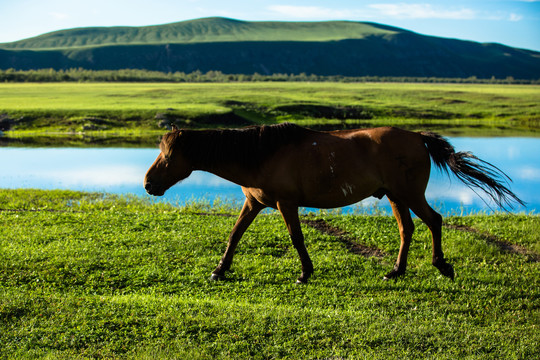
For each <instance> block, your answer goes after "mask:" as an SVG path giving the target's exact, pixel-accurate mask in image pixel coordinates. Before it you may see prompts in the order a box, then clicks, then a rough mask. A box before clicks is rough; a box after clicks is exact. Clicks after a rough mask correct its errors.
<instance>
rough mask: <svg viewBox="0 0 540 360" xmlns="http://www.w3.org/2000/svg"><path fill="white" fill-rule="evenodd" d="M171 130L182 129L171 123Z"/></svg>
mask: <svg viewBox="0 0 540 360" xmlns="http://www.w3.org/2000/svg"><path fill="white" fill-rule="evenodd" d="M171 130H172V131H178V130H180V129H178V126H176V125H175V124H173V123H171Z"/></svg>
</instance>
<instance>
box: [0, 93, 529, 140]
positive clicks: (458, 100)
mask: <svg viewBox="0 0 540 360" xmlns="http://www.w3.org/2000/svg"><path fill="white" fill-rule="evenodd" d="M539 100H540V87H539V86H535V85H525V86H517V85H515V86H514V85H512V86H508V85H449V84H394V83H356V84H350V83H348V84H345V83H212V84H194V83H190V84H130V83H43V84H21V83H14V84H11V83H10V84H8V83H5V84H0V114H7V116H8V117H9V118H10V119H13V126H12V131H11V132H9V136H10V137H15V138H16V137H24V136H35V135H36V134H41V135H45V134H55V135H58V134H59V133H60V134H86V135H100V134H101V135H103V134H105V135H111V136H112V135H123V136H133V135H137V136H142V135H143V134H150V135H151V136H152V138H153V136H154V135H155V134H160V133H162V132H163V129H162V128H160V127H159V126H158V123H159V122H161V123H162V125H164V124H168V123H170V122H175V123H176V124H177V125H178V126H180V127H196V128H197V127H198V128H201V127H204V128H209V127H222V126H225V127H231V126H234V127H237V126H243V125H249V124H271V123H279V122H283V121H290V122H295V123H298V124H300V125H305V126H308V127H313V128H322V129H329V128H335V129H338V128H346V127H349V128H350V127H369V126H380V125H395V126H399V127H402V128H408V129H431V130H436V131H439V132H442V133H444V134H448V135H473V136H479V135H482V136H497V135H504V136H511V135H521V136H537V134H539V129H540V101H539Z"/></svg>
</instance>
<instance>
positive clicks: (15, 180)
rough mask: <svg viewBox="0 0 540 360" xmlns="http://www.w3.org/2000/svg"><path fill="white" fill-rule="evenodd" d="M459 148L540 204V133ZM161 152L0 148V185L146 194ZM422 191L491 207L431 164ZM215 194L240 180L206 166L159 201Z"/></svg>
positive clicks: (440, 201) (231, 193) (530, 203)
mask: <svg viewBox="0 0 540 360" xmlns="http://www.w3.org/2000/svg"><path fill="white" fill-rule="evenodd" d="M450 141H451V143H452V144H453V145H454V146H455V148H456V150H457V151H464V150H466V151H472V152H473V153H474V154H475V155H477V156H478V157H480V158H481V159H483V160H486V161H488V162H491V163H492V164H494V165H496V166H497V167H499V168H500V169H501V170H503V171H504V172H505V173H506V174H508V176H510V177H511V178H512V180H513V183H511V184H510V186H511V189H512V190H513V191H514V192H515V193H516V194H517V195H518V196H519V197H520V198H521V199H523V200H524V201H525V202H527V207H525V208H523V207H518V208H516V209H515V210H514V211H515V212H523V211H525V212H534V213H538V212H539V210H540V191H539V190H540V139H534V138H450ZM158 154H159V150H158V149H130V148H17V147H5V148H0V188H10V189H15V188H37V189H71V190H84V191H104V192H110V193H120V194H135V195H139V196H143V197H149V198H150V196H149V195H147V194H146V193H145V191H144V189H143V185H142V181H143V177H144V174H145V173H146V170H147V169H148V167H150V165H151V164H152V162H153V161H154V160H155V158H156V157H157V155H158ZM426 197H427V198H428V201H429V202H430V204H431V205H432V206H433V207H434V208H436V209H437V210H438V211H440V212H442V213H445V214H448V213H457V214H461V213H469V212H477V211H488V212H489V211H491V210H492V209H495V207H494V205H493V204H492V203H489V202H488V204H485V203H484V202H483V201H482V200H481V199H480V198H479V197H478V196H477V195H476V194H475V193H474V192H473V191H471V190H470V189H469V188H467V187H466V186H464V185H462V184H461V183H460V182H459V180H457V179H456V178H455V177H451V178H450V180H449V178H448V177H447V176H446V175H444V174H441V173H439V172H438V171H437V170H436V169H434V168H432V175H431V179H430V183H429V185H428V189H427V192H426ZM215 198H220V199H221V200H225V201H230V202H239V203H241V202H242V201H243V194H242V191H241V190H240V187H239V186H238V185H235V184H233V183H230V182H228V181H226V180H223V179H221V178H218V177H216V176H214V175H212V174H209V173H205V172H199V171H196V172H194V173H193V174H192V175H191V176H190V177H189V178H188V179H186V180H184V181H183V182H181V183H179V184H177V185H175V186H173V187H172V188H171V189H169V190H168V191H167V193H166V194H165V196H164V197H162V198H159V200H161V201H170V202H173V203H178V204H183V203H186V202H189V201H192V200H197V199H207V200H210V201H213V200H214V199H215ZM374 205H376V206H377V207H379V208H382V209H384V210H386V211H391V210H390V206H389V204H388V201H387V200H385V199H383V200H380V201H379V200H378V199H375V198H368V199H366V200H364V201H362V202H361V203H360V204H358V205H356V206H351V207H347V208H346V210H349V211H351V210H353V209H356V210H358V209H360V211H370V209H372V208H373V206H374Z"/></svg>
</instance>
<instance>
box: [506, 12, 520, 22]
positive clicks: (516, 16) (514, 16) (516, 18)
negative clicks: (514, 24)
mask: <svg viewBox="0 0 540 360" xmlns="http://www.w3.org/2000/svg"><path fill="white" fill-rule="evenodd" d="M522 19H523V16H522V15H519V14H514V13H511V14H510V18H509V20H510V21H520V20H522Z"/></svg>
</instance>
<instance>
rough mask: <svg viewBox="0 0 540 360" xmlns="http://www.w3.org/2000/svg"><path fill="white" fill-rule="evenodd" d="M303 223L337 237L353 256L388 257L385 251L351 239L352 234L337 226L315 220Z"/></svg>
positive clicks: (321, 220)
mask: <svg viewBox="0 0 540 360" xmlns="http://www.w3.org/2000/svg"><path fill="white" fill-rule="evenodd" d="M302 223H304V224H306V225H308V226H311V227H312V228H314V229H316V230H318V231H320V232H321V233H323V234H327V235H330V236H333V237H335V238H336V239H338V240H339V241H340V242H342V243H343V244H345V246H346V247H347V249H348V250H349V251H350V252H352V253H353V254H357V255H362V256H364V257H366V258H369V257H376V258H379V259H382V258H383V257H385V256H386V255H387V254H386V253H385V252H384V251H382V250H381V249H379V248H377V247H372V246H367V245H364V244H360V243H358V242H356V241H355V240H354V239H352V238H351V236H350V234H348V233H347V232H346V231H343V230H341V229H340V228H337V227H335V226H332V225H330V224H328V223H327V222H326V221H324V220H323V219H315V220H307V219H305V220H302Z"/></svg>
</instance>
